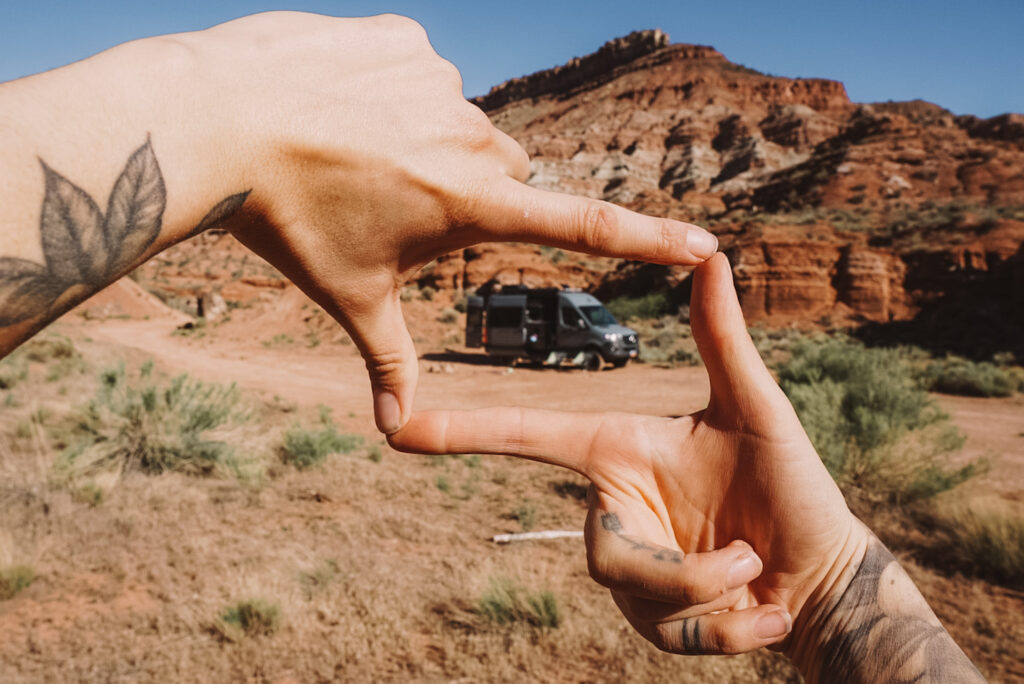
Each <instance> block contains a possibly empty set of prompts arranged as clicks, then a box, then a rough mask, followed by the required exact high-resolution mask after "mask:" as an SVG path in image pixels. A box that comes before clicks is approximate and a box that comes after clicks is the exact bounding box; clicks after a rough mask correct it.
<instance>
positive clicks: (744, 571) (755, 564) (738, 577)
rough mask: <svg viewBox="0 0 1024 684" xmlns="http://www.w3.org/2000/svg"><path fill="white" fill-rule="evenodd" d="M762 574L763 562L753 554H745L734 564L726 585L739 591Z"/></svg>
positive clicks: (726, 579) (726, 577) (730, 567)
mask: <svg viewBox="0 0 1024 684" xmlns="http://www.w3.org/2000/svg"><path fill="white" fill-rule="evenodd" d="M760 574H761V561H760V560H759V559H758V558H757V556H755V555H754V554H752V553H745V554H743V555H742V556H740V557H739V558H737V559H736V560H734V561H733V562H732V565H730V566H729V573H728V574H727V575H726V576H725V585H726V586H727V587H729V588H730V589H738V588H739V587H742V586H743V585H744V584H747V583H748V582H750V581H751V580H752V579H754V578H755V577H757V576H758V575H760Z"/></svg>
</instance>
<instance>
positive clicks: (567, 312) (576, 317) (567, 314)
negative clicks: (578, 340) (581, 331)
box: [562, 306, 583, 328]
mask: <svg viewBox="0 0 1024 684" xmlns="http://www.w3.org/2000/svg"><path fill="white" fill-rule="evenodd" d="M581 320H583V317H582V316H580V312H579V311H577V310H576V309H574V308H573V307H571V306H563V307H562V325H564V326H566V327H568V328H578V327H580V321H581Z"/></svg>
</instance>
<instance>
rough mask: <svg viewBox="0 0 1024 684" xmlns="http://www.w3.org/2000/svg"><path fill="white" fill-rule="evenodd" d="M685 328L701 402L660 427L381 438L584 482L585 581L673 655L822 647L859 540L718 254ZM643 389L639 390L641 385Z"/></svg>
mask: <svg viewBox="0 0 1024 684" xmlns="http://www.w3.org/2000/svg"><path fill="white" fill-rule="evenodd" d="M693 277H694V285H693V296H692V299H691V310H690V313H691V321H692V326H693V335H694V338H695V339H696V341H697V345H698V347H699V349H700V353H701V356H702V357H703V359H704V360H705V363H706V365H707V370H708V374H709V375H710V380H711V399H710V402H709V404H708V407H707V408H706V409H705V410H703V411H698V412H697V413H694V414H693V415H690V416H686V417H683V418H677V419H669V418H658V417H653V416H638V415H628V414H621V413H608V414H573V413H559V412H554V411H538V410H527V409H508V408H495V409H479V410H473V411H426V412H422V413H416V414H414V415H413V417H412V419H411V420H410V422H409V424H408V425H407V426H406V427H405V428H404V429H402V430H400V431H399V432H397V433H395V434H393V435H391V436H390V442H391V444H392V446H394V447H395V448H398V449H401V450H404V451H412V452H419V453H460V452H462V453H465V452H483V453H498V454H511V455H516V456H523V457H526V458H530V459H534V460H539V461H543V462H546V463H552V464H555V465H560V466H563V467H566V468H570V469H572V470H575V471H576V472H578V473H580V474H582V475H584V476H585V477H587V478H588V479H590V481H591V482H592V483H593V484H592V487H591V496H590V498H589V506H590V511H589V515H588V516H587V523H586V539H587V553H588V562H589V566H590V570H591V574H592V576H593V577H594V579H596V580H597V581H598V582H600V583H601V584H604V585H606V586H608V587H609V588H610V589H611V590H612V595H613V597H614V599H615V602H616V603H617V604H618V606H619V608H620V609H621V610H622V612H623V614H624V615H625V616H626V618H627V619H628V620H629V621H630V623H631V624H632V625H633V626H634V627H635V628H636V629H637V631H639V632H640V633H641V634H642V635H643V636H645V637H646V638H647V639H649V640H650V641H652V642H653V643H654V644H655V645H657V646H658V647H659V648H661V649H663V650H666V651H671V652H674V653H687V654H709V653H739V652H742V651H747V650H750V649H754V648H758V647H761V646H767V645H771V644H780V642H783V640H784V639H786V637H787V635H789V634H790V628H791V627H792V630H793V631H792V636H791V637H790V638H789V640H788V641H785V642H784V646H785V649H786V651H787V652H789V653H793V652H794V651H795V650H797V649H799V648H801V642H802V641H806V640H813V639H815V638H816V636H817V635H816V634H815V629H816V628H815V626H814V624H813V623H815V622H816V620H817V619H819V618H820V615H817V609H818V608H819V606H824V605H826V604H827V601H828V600H829V597H834V596H835V595H836V591H837V590H839V591H841V589H842V588H843V585H844V583H845V582H848V581H849V572H848V569H849V568H850V567H855V566H856V564H857V563H858V562H859V561H860V558H861V557H862V556H863V554H864V550H865V548H866V545H867V543H868V539H869V534H870V533H869V532H868V531H867V528H865V527H864V526H863V525H862V524H861V523H860V522H859V521H858V520H857V519H856V518H855V517H854V516H853V514H852V513H850V511H849V509H848V508H847V506H846V503H845V501H844V499H843V496H842V494H841V493H840V492H839V489H838V488H837V487H836V485H835V483H834V482H833V480H832V478H831V477H830V476H829V474H828V472H827V471H826V470H825V467H824V466H823V465H822V462H821V459H820V458H819V457H818V454H817V453H816V452H815V450H814V447H813V446H812V445H811V442H810V440H809V439H808V438H807V435H806V433H805V432H804V430H803V428H802V426H801V425H800V421H799V419H798V418H797V416H796V413H795V412H794V411H793V408H792V406H791V405H790V403H789V401H788V400H787V399H786V396H785V395H784V394H783V392H782V390H781V389H779V386H778V385H777V384H776V383H775V380H774V379H773V378H772V376H771V374H770V373H769V372H768V369H767V368H766V367H765V365H764V363H763V362H762V360H761V357H760V355H759V354H758V352H757V350H756V349H755V348H754V345H753V343H752V342H751V339H750V336H749V335H748V334H747V329H746V326H745V324H744V321H743V315H742V313H741V310H740V306H739V302H738V300H737V298H736V292H735V289H734V288H733V284H732V277H731V272H730V268H729V264H728V261H727V260H726V258H725V256H724V255H716V256H715V257H713V258H712V259H710V260H709V261H707V262H706V263H704V264H702V265H700V266H698V267H697V269H696V270H695V272H694V276H693ZM636 389H637V390H638V391H642V390H641V388H636Z"/></svg>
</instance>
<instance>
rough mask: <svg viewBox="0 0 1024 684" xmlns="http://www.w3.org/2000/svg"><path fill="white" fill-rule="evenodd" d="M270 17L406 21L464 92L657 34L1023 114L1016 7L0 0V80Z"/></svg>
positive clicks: (1007, 2)
mask: <svg viewBox="0 0 1024 684" xmlns="http://www.w3.org/2000/svg"><path fill="white" fill-rule="evenodd" d="M267 9H302V10H307V11H314V12H320V13H323V14H333V15H338V16H363V15H368V14H378V13H380V12H387V11H390V12H397V13H399V14H405V15H408V16H411V17H413V18H415V19H417V20H419V21H420V23H422V24H423V25H424V26H425V27H426V28H427V31H428V33H429V34H430V37H431V41H432V42H433V44H434V47H435V48H436V49H437V51H438V52H439V53H441V54H442V55H443V56H445V57H446V58H448V59H449V60H451V61H452V62H454V63H455V65H456V66H458V67H459V69H460V70H461V71H462V74H463V78H464V80H465V84H466V88H465V90H466V94H467V95H478V94H481V93H483V92H486V91H487V90H488V89H489V88H490V87H491V86H492V85H495V84H497V83H500V82H501V81H503V80H505V79H507V78H511V77H514V76H521V75H523V74H526V73H530V72H533V71H536V70H538V69H543V68H547V67H550V66H554V65H556V64H561V63H563V62H565V61H566V60H567V59H569V58H571V57H574V56H578V55H583V54H586V53H588V52H592V51H593V50H595V49H596V48H597V47H598V46H599V45H600V44H601V43H603V42H604V41H606V40H608V39H610V38H613V37H616V36H620V35H624V34H626V33H628V32H629V31H631V30H634V29H640V28H653V27H657V28H661V29H663V30H665V31H667V32H668V33H669V34H670V35H671V37H672V40H673V42H687V43H702V44H707V45H713V46H714V47H716V48H718V49H719V50H720V51H722V52H723V53H724V54H725V55H726V57H728V58H730V59H731V60H733V61H735V62H739V63H741V64H746V65H747V66H750V67H754V68H756V69H759V70H761V71H766V72H769V73H773V74H778V75H782V76H818V77H825V78H833V79H837V80H840V81H843V82H844V83H845V84H846V87H847V91H848V92H849V94H850V97H851V98H852V99H853V100H855V101H858V102H872V101H879V100H888V99H913V98H922V99H925V100H929V101H932V102H936V103H938V104H940V105H942V106H944V107H946V108H948V109H951V110H952V111H953V112H955V113H957V114H966V113H970V114H978V115H980V116H992V115H994V114H999V113H1002V112H1007V111H1014V112H1024V40H1022V38H1021V36H1022V35H1024V0H976V1H974V2H966V1H965V0H959V1H958V2H949V1H947V0H935V1H932V2H925V1H923V0H887V1H879V0H860V1H858V2H837V1H836V0H817V1H816V2H810V1H804V0H793V1H785V0H774V1H772V0H763V1H761V2H755V1H739V0H720V1H716V0H702V1H701V2H691V1H689V0H675V1H673V2H640V1H635V0H634V1H623V0H617V1H616V2H605V1H603V0H591V1H590V2H576V1H571V2H558V1H557V0H547V1H546V2H539V1H536V0H519V1H517V2H512V1H509V0H502V1H500V2H491V1H488V0H476V1H469V0H450V1H439V2H416V1H414V0H393V1H391V2H374V1H370V0H364V1H357V2H342V1H334V2H331V1H328V0H306V1H302V2H298V1H286V0H279V1H278V2H264V1H257V0H225V1H223V2H214V1H211V0H207V1H206V2H199V1H197V0H177V1H176V2H146V0H134V1H131V2H128V1H125V0H92V1H90V2H56V1H53V0H0V81H4V80H9V79H12V78H18V77H21V76H25V75H28V74H31V73H35V72H38V71H43V70H46V69H50V68H53V67H56V66H60V65H62V64H66V63H68V62H72V61H75V60H78V59H81V58H83V57H86V56H88V55H90V54H93V53H95V52H98V51H100V50H102V49H104V48H107V47H110V46H112V45H115V44H117V43H120V42H123V41H126V40H130V39H133V38H140V37H143V36H148V35H155V34H160V33H171V32H175V31H186V30H195V29H201V28H204V27H207V26H210V25H212V24H216V23H219V22H221V21H226V20H228V19H231V18H234V17H238V16H243V15H245V14H250V13H253V12H257V11H262V10H267Z"/></svg>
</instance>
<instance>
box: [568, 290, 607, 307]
mask: <svg viewBox="0 0 1024 684" xmlns="http://www.w3.org/2000/svg"><path fill="white" fill-rule="evenodd" d="M562 297H563V298H564V299H568V300H569V301H570V302H572V303H573V304H575V305H576V306H603V305H602V304H601V301H600V300H599V299H598V298H597V297H595V296H593V295H589V294H587V293H586V292H563V293H562Z"/></svg>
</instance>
